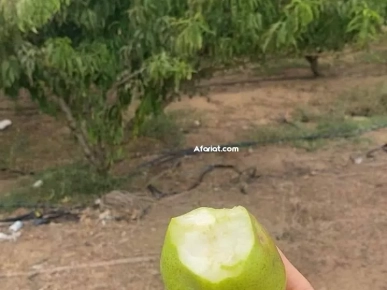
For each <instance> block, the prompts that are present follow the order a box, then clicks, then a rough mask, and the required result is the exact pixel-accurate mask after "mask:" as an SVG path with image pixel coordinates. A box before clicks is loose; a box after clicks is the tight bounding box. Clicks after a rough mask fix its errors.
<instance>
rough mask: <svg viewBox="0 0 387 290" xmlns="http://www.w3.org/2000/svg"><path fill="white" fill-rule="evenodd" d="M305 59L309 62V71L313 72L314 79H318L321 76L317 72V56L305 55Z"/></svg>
mask: <svg viewBox="0 0 387 290" xmlns="http://www.w3.org/2000/svg"><path fill="white" fill-rule="evenodd" d="M305 59H306V60H307V61H308V62H309V64H310V69H311V70H312V72H313V75H314V76H315V77H320V76H322V75H321V73H320V70H319V65H318V55H306V56H305Z"/></svg>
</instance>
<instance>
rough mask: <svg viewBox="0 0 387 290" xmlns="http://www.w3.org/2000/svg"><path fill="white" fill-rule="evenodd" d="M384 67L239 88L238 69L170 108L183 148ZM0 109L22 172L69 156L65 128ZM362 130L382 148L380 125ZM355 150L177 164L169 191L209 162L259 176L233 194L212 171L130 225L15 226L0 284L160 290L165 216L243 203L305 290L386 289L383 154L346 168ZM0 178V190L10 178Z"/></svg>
mask: <svg viewBox="0 0 387 290" xmlns="http://www.w3.org/2000/svg"><path fill="white" fill-rule="evenodd" d="M385 69H386V68H385V67H383V65H380V64H379V65H374V66H367V67H354V68H352V69H351V70H345V71H339V72H338V73H337V74H335V75H334V76H328V77H325V78H321V79H308V78H302V77H300V76H308V74H309V72H308V71H307V70H302V69H288V70H286V71H283V72H282V73H283V75H285V76H288V77H289V79H288V80H266V81H258V80H255V79H253V80H252V79H251V78H250V80H251V81H250V82H245V83H244V84H243V85H241V84H238V80H240V78H242V77H243V78H247V79H248V78H249V76H242V77H241V76H235V75H234V76H233V77H230V79H231V80H233V81H235V84H230V85H227V86H226V85H224V86H219V85H217V86H215V87H214V89H213V92H212V93H211V95H210V102H207V101H206V100H205V99H204V98H193V99H190V100H189V99H183V100H182V101H181V102H178V103H176V104H174V105H173V106H172V107H171V108H170V110H179V109H191V110H196V111H199V112H200V114H201V116H203V122H202V123H201V126H200V128H199V129H198V130H196V131H195V132H193V133H190V134H188V135H187V136H186V144H187V146H195V145H205V144H214V145H216V144H219V143H224V142H232V141H235V140H237V139H240V136H241V134H242V135H243V133H244V132H248V129H249V128H250V127H251V126H253V125H255V124H265V123H268V122H273V120H274V119H275V118H278V117H279V116H281V115H286V114H288V113H289V111H290V110H291V109H292V108H295V107H296V106H299V105H300V104H303V103H305V104H306V103H310V102H315V103H319V102H322V103H323V102H326V101H329V100H331V99H332V98H335V97H336V96H337V95H338V94H339V93H340V92H341V91H343V90H346V89H349V88H355V87H356V86H358V85H359V84H363V85H372V84H376V83H378V82H380V81H382V80H384V79H385V77H386V75H385V74H384V73H385ZM377 71H378V72H379V73H375V72H377ZM216 81H219V80H216ZM1 114H3V115H4V117H7V118H10V119H12V121H13V122H14V124H13V126H12V128H10V129H9V132H10V131H11V130H13V132H14V134H16V131H17V132H19V134H30V135H31V136H34V137H33V138H32V137H31V138H32V140H33V141H31V144H35V145H34V146H35V149H34V150H35V153H36V152H38V153H39V155H37V156H39V158H38V159H34V160H31V161H30V163H29V164H28V166H29V168H38V167H39V166H40V164H45V165H46V164H49V163H50V161H52V162H51V164H52V163H54V162H59V161H58V160H57V158H56V156H57V152H58V150H61V151H65V153H63V154H60V156H61V158H63V159H68V158H71V147H68V146H67V147H66V144H67V143H66V144H65V145H64V143H63V139H64V137H63V136H67V135H66V134H68V132H67V131H66V130H65V129H63V128H61V127H60V126H59V125H58V123H57V122H56V121H55V120H52V119H50V118H47V117H43V116H41V115H34V116H23V115H22V114H20V112H19V113H15V112H11V111H5V110H4V111H2V112H0V119H1V118H3V117H2V116H1ZM9 132H8V133H7V134H11V133H9ZM0 134H2V133H0ZM0 136H1V135H0ZM4 136H5V135H4ZM7 136H8V135H7ZM368 137H369V138H371V139H373V140H374V142H375V143H376V144H379V145H382V144H383V143H385V142H386V138H387V130H379V131H378V132H373V133H370V134H368ZM1 138H3V137H1ZM66 138H67V139H66ZM66 138H65V139H66V140H67V141H68V142H70V141H69V140H70V137H66ZM67 141H66V142H67ZM48 142H49V145H45V146H43V145H42V144H45V143H48ZM31 146H32V145H31ZM372 146H373V145H372ZM372 146H371V145H370V147H372ZM69 148H70V149H69ZM357 153H359V152H358V148H357V147H356V146H355V145H353V144H351V143H350V142H348V143H346V142H341V143H339V144H335V145H332V146H328V147H324V148H322V149H320V150H317V151H313V152H308V151H306V150H303V149H298V148H292V147H291V146H280V145H272V146H264V147H256V148H250V149H249V150H241V152H239V153H223V154H202V155H200V156H198V157H191V158H186V159H183V161H182V165H181V168H179V169H178V170H179V172H175V175H174V176H173V182H174V183H175V184H176V186H179V185H181V184H184V183H186V182H192V181H193V180H194V179H195V178H196V177H197V176H198V174H199V173H200V171H201V170H202V169H203V167H204V166H206V165H208V164H213V163H222V164H233V165H235V166H238V168H242V169H243V168H248V167H256V168H257V172H258V174H259V175H261V177H260V178H258V179H256V180H254V181H253V182H251V183H250V184H249V186H248V190H247V194H241V192H240V191H239V188H238V185H236V184H234V183H232V182H231V181H230V180H231V179H232V177H233V173H232V172H229V171H226V170H224V171H214V172H213V173H211V174H209V175H208V176H206V178H205V180H204V182H203V183H202V184H201V185H200V186H199V187H198V188H196V189H194V190H192V191H190V192H187V193H184V194H182V195H178V196H175V197H174V198H172V199H169V200H165V201H162V202H160V203H158V204H157V205H156V206H155V207H154V208H153V209H152V210H151V212H150V213H149V215H147V216H146V217H145V219H144V220H142V221H140V222H139V223H126V222H110V223H107V224H106V225H103V224H101V223H98V222H97V221H94V220H87V221H85V222H81V223H63V224H51V225H47V226H40V227H32V226H27V227H25V228H24V229H23V230H22V234H21V237H20V238H19V239H18V240H17V241H15V242H1V245H0V261H1V262H0V283H1V284H2V286H1V288H2V289H12V290H28V289H31V290H43V289H50V290H55V289H60V290H69V289H73V290H81V289H82V290H91V289H94V290H96V289H98V290H120V289H133V290H134V289H135V290H142V289H144V290H145V289H155V290H156V289H160V290H161V289H163V287H162V283H161V279H160V275H159V270H158V269H159V264H158V263H159V261H158V257H159V254H160V249H161V246H162V243H163V238H164V233H165V230H166V227H167V224H168V222H169V219H170V218H171V217H174V216H177V215H180V214H183V213H185V212H187V211H189V210H192V209H193V208H195V207H198V206H212V207H232V206H235V205H243V206H245V207H247V208H248V209H249V210H250V211H251V212H252V213H253V214H254V215H256V216H257V218H258V219H259V220H260V221H261V222H262V223H263V224H264V225H265V226H266V227H267V229H268V230H269V231H270V232H271V234H272V235H273V237H275V239H276V241H277V243H278V246H279V247H280V248H281V249H282V250H283V251H284V252H285V254H286V255H287V256H288V258H289V259H290V260H291V261H292V262H293V263H294V264H295V265H296V266H297V267H298V268H299V269H300V271H301V272H302V273H304V274H305V276H306V277H307V278H308V279H309V280H310V281H311V283H312V284H313V285H314V287H315V289H316V290H365V289H373V290H387V286H386V285H387V284H386V277H387V251H386V249H387V210H386V209H387V171H386V166H387V155H385V154H383V153H378V154H376V156H375V158H373V159H367V160H365V161H364V162H362V163H361V164H355V163H353V162H352V161H351V158H350V157H351V156H352V155H353V154H357ZM58 158H59V157H58ZM0 177H1V178H0V191H4V190H5V189H6V188H9V187H10V185H11V184H12V183H13V182H14V180H12V179H10V178H9V176H6V175H4V176H0Z"/></svg>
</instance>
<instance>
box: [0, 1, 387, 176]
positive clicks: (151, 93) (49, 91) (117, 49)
mask: <svg viewBox="0 0 387 290" xmlns="http://www.w3.org/2000/svg"><path fill="white" fill-rule="evenodd" d="M386 11H387V4H385V3H384V1H378V0H368V1H366V0H342V1H333V0H291V1H269V0H244V1H241V0H222V1H220V0H206V1H204V0H199V1H197V0H196V1H193V0H181V1H172V0H167V1H158V0H130V1H123V0H110V1H107V0H99V1H96V0H15V1H8V0H0V12H1V13H0V43H1V44H0V66H1V71H0V87H1V88H2V89H4V91H5V93H6V94H7V95H9V96H11V97H17V95H18V91H19V89H20V88H26V89H28V90H29V92H30V94H31V97H32V98H33V100H35V101H36V102H38V103H39V105H40V107H41V109H42V110H44V111H45V112H48V113H52V114H57V113H58V112H59V111H61V112H62V113H63V114H64V115H65V117H66V118H67V121H68V123H69V126H70V128H71V129H72V130H73V132H74V134H75V136H76V137H77V139H78V141H79V143H80V144H81V146H82V148H83V150H84V152H85V155H86V157H87V158H88V159H89V161H90V162H91V163H92V164H93V165H94V166H95V168H96V169H97V170H98V171H99V172H100V173H106V172H107V171H108V170H109V168H110V166H111V164H112V162H114V160H115V159H116V158H117V157H119V155H120V153H121V152H120V150H119V144H120V143H121V141H122V138H123V135H124V131H125V128H126V125H127V124H124V121H123V118H122V115H123V113H124V112H125V111H126V110H127V108H128V106H129V105H130V104H132V101H133V100H134V99H139V100H140V105H139V106H138V108H137V110H136V115H135V118H134V120H133V122H131V123H130V125H132V126H131V130H133V132H134V134H137V133H138V132H139V128H140V127H139V126H140V125H141V124H142V123H143V122H144V121H145V118H146V117H147V116H148V115H151V114H159V113H160V112H162V110H163V109H164V108H165V106H167V105H168V104H169V103H170V102H172V101H173V100H174V98H175V97H176V96H179V95H181V94H183V93H185V92H187V91H192V89H193V87H194V85H195V82H196V81H197V80H199V79H200V78H202V77H205V76H206V75H207V73H208V72H211V71H213V70H215V69H218V68H221V67H222V66H223V65H225V64H228V65H232V64H233V63H235V62H236V61H240V60H244V61H246V60H251V61H259V60H262V59H264V57H265V56H266V55H270V54H273V55H278V54H289V53H293V54H294V53H305V52H309V51H320V50H340V49H342V48H343V47H344V45H346V44H348V43H356V44H359V45H361V46H363V45H365V44H367V43H368V42H369V41H370V40H373V39H375V38H376V37H377V36H378V35H379V34H380V31H381V28H382V24H383V17H385V14H386Z"/></svg>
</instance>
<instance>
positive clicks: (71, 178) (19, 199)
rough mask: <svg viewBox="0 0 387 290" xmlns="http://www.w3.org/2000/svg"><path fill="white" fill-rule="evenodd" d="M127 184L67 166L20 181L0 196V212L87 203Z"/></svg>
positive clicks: (83, 167) (79, 165) (78, 166)
mask: <svg viewBox="0 0 387 290" xmlns="http://www.w3.org/2000/svg"><path fill="white" fill-rule="evenodd" d="M38 180H41V181H42V182H43V184H42V185H41V186H40V187H38V188H34V187H33V184H34V183H35V182H36V181H38ZM127 182H128V179H127V178H123V177H112V176H106V177H104V178H103V177H101V176H99V175H97V174H96V173H95V172H94V171H93V170H92V168H90V167H89V166H88V165H84V164H82V163H74V164H69V165H66V166H60V167H57V168H52V169H47V170H45V171H42V172H40V173H38V174H36V176H34V177H33V178H27V179H24V180H23V181H21V182H20V183H19V185H18V186H17V187H16V188H15V189H14V190H12V191H10V192H8V193H5V194H2V195H0V207H1V208H0V210H5V211H6V210H8V209H9V210H12V209H14V208H17V207H23V206H29V205H35V204H38V203H43V204H50V205H72V204H80V203H85V202H86V203H87V202H90V201H92V200H94V199H95V198H96V197H97V196H98V195H100V194H103V193H106V192H108V191H110V190H113V189H117V188H119V187H120V186H122V185H123V184H125V183H127Z"/></svg>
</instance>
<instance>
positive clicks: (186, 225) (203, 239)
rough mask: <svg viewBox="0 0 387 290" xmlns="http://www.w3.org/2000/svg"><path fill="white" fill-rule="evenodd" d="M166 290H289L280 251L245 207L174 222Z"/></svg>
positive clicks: (164, 257)
mask: <svg viewBox="0 0 387 290" xmlns="http://www.w3.org/2000/svg"><path fill="white" fill-rule="evenodd" d="M160 271H161V275H162V278H163V282H164V286H165V289H166V290H285V284H286V274H285V268H284V264H283V263H282V259H281V257H280V255H279V253H278V250H277V247H276V246H275V244H274V242H273V240H272V239H271V237H270V235H269V234H268V232H267V231H266V230H265V229H264V227H263V226H262V225H261V224H260V223H258V221H257V220H256V218H255V217H254V216H252V215H251V214H250V213H249V212H248V211H247V210H246V209H245V208H244V207H242V206H236V207H234V208H231V209H214V208H207V207H201V208H198V209H195V210H193V211H191V212H189V213H187V214H184V215H181V216H178V217H175V218H172V219H171V221H170V223H169V226H168V229H167V232H166V236H165V241H164V245H163V249H162V253H161V261H160Z"/></svg>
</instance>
